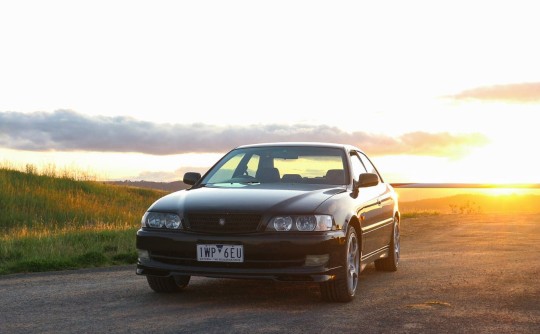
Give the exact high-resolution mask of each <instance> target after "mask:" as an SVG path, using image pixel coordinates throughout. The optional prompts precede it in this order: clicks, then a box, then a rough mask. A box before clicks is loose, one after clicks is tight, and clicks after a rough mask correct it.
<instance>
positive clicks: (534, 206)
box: [105, 180, 540, 214]
mask: <svg viewBox="0 0 540 334" xmlns="http://www.w3.org/2000/svg"><path fill="white" fill-rule="evenodd" d="M105 183H108V184H114V185H118V186H127V187H137V188H146V189H153V190H160V191H165V192H168V193H171V192H175V191H178V190H182V189H187V188H189V186H188V185H187V184H185V183H183V182H182V181H174V182H152V181H129V180H126V181H107V182H105ZM408 191H409V192H415V191H418V192H422V191H423V190H422V189H413V190H408ZM454 191H459V189H454ZM462 191H464V192H465V191H468V190H465V189H462ZM429 194H430V195H435V194H436V193H434V192H431V193H426V194H424V195H429ZM441 194H444V192H443V191H441ZM443 196H444V197H437V198H423V199H419V200H409V199H408V200H403V199H402V200H400V202H399V206H400V211H401V212H437V213H441V214H446V213H454V214H474V213H513V212H516V213H517V212H519V213H540V195H531V194H526V195H518V194H508V195H497V196H492V195H484V194H478V193H462V194H456V195H446V196H445V195H443ZM406 197H410V196H406Z"/></svg>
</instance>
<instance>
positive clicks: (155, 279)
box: [146, 276, 191, 293]
mask: <svg viewBox="0 0 540 334" xmlns="http://www.w3.org/2000/svg"><path fill="white" fill-rule="evenodd" d="M190 278H191V276H168V277H160V276H146V280H147V281H148V285H149V286H150V288H152V290H154V291H155V292H159V293H171V292H179V291H181V290H183V289H184V288H185V287H186V286H187V285H188V283H189V280H190Z"/></svg>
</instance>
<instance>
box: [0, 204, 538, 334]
mask: <svg viewBox="0 0 540 334" xmlns="http://www.w3.org/2000/svg"><path fill="white" fill-rule="evenodd" d="M103 332H111V333H338V332H341V333H352V332H358V333H540V219H539V218H538V216H537V215H487V214H486V215H467V216H461V215H441V216H436V217H420V218H409V219H406V220H404V221H403V222H402V261H401V267H400V269H399V270H398V272H396V273H381V272H377V271H375V269H374V267H373V266H372V265H370V266H368V267H367V268H366V270H365V271H364V272H363V273H362V275H361V276H360V291H359V294H358V295H357V297H356V299H355V300H354V301H353V302H351V303H347V304H341V303H335V304H332V303H324V302H321V301H320V300H319V291H318V287H317V286H316V285H312V284H308V285H305V284H298V283H293V284H291V283H278V282H267V281H245V280H232V279H211V278H197V277H195V278H192V281H191V283H190V286H189V287H188V288H187V289H186V290H185V291H183V292H181V293H179V294H173V295H163V294H157V293H154V292H152V291H151V290H150V288H149V287H148V286H147V284H146V279H145V278H144V277H140V276H136V275H135V267H134V266H121V267H112V268H101V269H87V270H77V271H63V272H53V273H38V274H17V275H8V276H2V277H0V333H103Z"/></svg>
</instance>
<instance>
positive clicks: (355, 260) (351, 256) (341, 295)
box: [320, 226, 360, 302]
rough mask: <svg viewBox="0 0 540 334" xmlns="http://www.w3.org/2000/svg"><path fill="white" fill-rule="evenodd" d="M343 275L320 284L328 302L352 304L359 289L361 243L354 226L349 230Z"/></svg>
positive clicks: (322, 294)
mask: <svg viewBox="0 0 540 334" xmlns="http://www.w3.org/2000/svg"><path fill="white" fill-rule="evenodd" d="M342 271H343V272H342V273H341V275H339V278H337V279H335V280H332V281H328V282H323V283H321V284H320V291H321V298H322V300H324V301H328V302H350V301H351V300H352V299H353V298H354V295H355V293H356V289H357V287H358V276H359V275H360V243H359V242H358V237H357V235H356V230H355V229H354V227H353V226H349V229H348V230H347V244H346V247H345V248H344V255H343V266H342Z"/></svg>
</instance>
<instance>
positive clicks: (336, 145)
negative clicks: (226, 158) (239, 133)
mask: <svg viewBox="0 0 540 334" xmlns="http://www.w3.org/2000/svg"><path fill="white" fill-rule="evenodd" d="M272 146H305V147H333V148H340V149H345V150H346V151H360V152H362V150H361V149H359V148H357V147H354V146H352V145H348V144H339V143H330V142H269V143H258V144H247V145H241V146H238V147H236V148H249V147H272Z"/></svg>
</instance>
